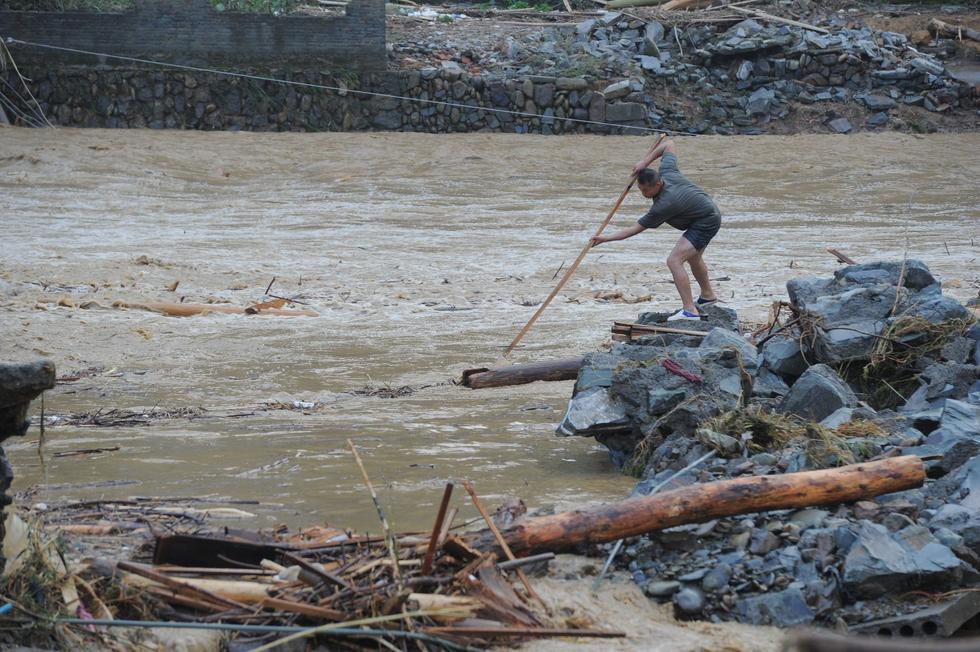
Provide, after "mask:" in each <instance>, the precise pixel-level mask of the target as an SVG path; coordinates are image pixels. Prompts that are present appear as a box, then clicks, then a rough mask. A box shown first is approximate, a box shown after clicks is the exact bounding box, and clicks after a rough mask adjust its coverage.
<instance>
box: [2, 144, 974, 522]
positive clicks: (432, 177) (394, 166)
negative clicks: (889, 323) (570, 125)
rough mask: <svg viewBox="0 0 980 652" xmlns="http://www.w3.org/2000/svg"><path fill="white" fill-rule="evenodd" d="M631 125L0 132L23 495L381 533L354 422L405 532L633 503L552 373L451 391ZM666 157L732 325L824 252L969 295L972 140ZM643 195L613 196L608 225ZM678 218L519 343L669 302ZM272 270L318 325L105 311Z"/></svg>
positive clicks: (597, 198)
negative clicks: (462, 488)
mask: <svg viewBox="0 0 980 652" xmlns="http://www.w3.org/2000/svg"><path fill="white" fill-rule="evenodd" d="M650 142H651V139H649V138H612V137H610V138H601V137H560V138H559V137H550V138H549V137H536V136H502V135H490V134H486V135H485V134H472V135H450V136H430V135H414V134H316V135H298V134H283V135H277V134H251V133H196V132H173V131H171V132H151V131H99V130H69V129H58V130H33V131H29V130H21V129H5V130H0V197H2V205H3V213H2V235H0V353H2V355H0V358H2V359H4V360H26V359H32V358H36V357H38V356H44V357H48V358H51V359H52V360H54V361H55V363H56V364H57V368H58V373H59V375H61V376H63V377H65V378H66V380H65V381H63V382H61V383H60V384H59V385H58V386H57V388H56V389H54V390H53V391H50V392H48V394H47V396H46V399H45V404H44V410H45V415H46V422H47V423H48V428H47V433H46V446H45V453H46V459H47V463H46V465H45V466H44V468H43V469H42V466H41V464H40V463H39V460H38V456H37V452H36V443H35V442H36V440H37V436H38V430H37V429H36V428H34V429H32V430H31V433H30V436H29V437H28V438H26V439H25V440H20V441H8V442H7V448H8V451H9V453H10V457H11V461H12V463H13V466H14V468H15V471H16V475H17V480H16V484H15V489H17V490H21V491H24V490H27V489H31V488H33V490H34V491H33V493H32V494H31V497H30V498H29V500H30V501H31V502H42V501H45V500H55V499H59V498H65V497H68V498H78V499H94V498H100V497H105V498H115V499H118V498H128V497H131V496H167V497H173V496H184V497H188V496H198V497H207V498H208V499H211V500H215V501H218V502H220V501H221V500H223V499H226V498H232V499H236V500H246V501H259V503H260V504H258V505H239V507H240V508H241V509H243V510H246V511H248V512H250V513H253V514H255V515H256V517H255V518H254V519H249V520H247V521H245V522H242V524H243V525H248V526H255V525H261V526H265V525H272V524H275V523H280V522H285V523H289V524H292V525H303V524H313V523H319V522H322V521H323V520H325V519H326V520H329V521H330V522H332V523H336V524H340V525H347V526H351V527H354V528H358V529H371V530H377V520H376V517H375V516H374V512H373V508H372V506H371V502H370V498H369V497H368V495H367V493H366V492H365V490H364V488H363V485H362V482H361V479H360V475H359V473H358V470H357V467H356V466H355V465H354V463H353V462H352V461H351V457H350V455H349V453H348V452H346V450H345V440H346V439H347V438H352V439H353V440H354V441H355V442H356V443H357V445H358V447H359V448H360V450H361V453H362V456H363V458H364V462H365V464H366V466H367V469H368V471H369V473H370V474H371V475H372V478H373V480H374V482H375V484H376V485H377V487H378V489H379V492H380V494H381V496H382V500H383V502H384V504H385V505H386V506H387V508H388V510H389V514H390V516H391V519H392V521H393V522H394V526H395V527H396V528H397V529H401V530H408V529H414V528H426V527H428V526H429V524H430V523H431V519H432V517H433V514H434V508H435V505H436V503H437V502H438V500H439V497H440V494H441V488H442V485H443V484H444V483H445V482H446V481H447V480H449V479H453V478H469V479H472V480H473V481H474V482H475V484H476V487H477V490H478V491H479V492H480V493H481V494H483V495H484V496H485V497H486V499H487V501H488V503H496V502H499V501H500V500H501V499H502V498H503V497H505V496H520V497H522V498H523V499H524V500H525V501H526V502H527V503H528V504H529V506H531V507H542V506H550V505H554V506H556V507H557V508H558V509H563V508H568V507H573V506H578V505H582V504H585V503H589V502H594V501H605V500H612V499H616V498H620V497H622V496H624V495H625V494H626V493H628V492H629V490H630V488H631V486H632V481H631V480H630V479H627V478H625V477H622V476H620V475H618V474H617V472H616V471H615V469H614V468H613V467H612V466H611V464H610V463H609V462H608V460H607V458H606V454H605V452H604V451H603V450H602V449H601V448H600V447H598V446H597V445H596V444H595V442H594V441H593V440H592V439H579V438H572V439H561V438H558V437H556V436H555V435H554V427H555V425H556V423H557V422H558V421H559V420H560V418H561V416H562V414H563V411H564V409H565V405H566V401H567V398H568V397H569V395H570V392H571V389H572V383H571V382H562V383H537V384H534V385H526V386H523V387H515V388H505V389H495V390H482V391H471V390H467V389H464V388H461V387H458V386H455V385H453V384H452V379H454V378H456V377H458V376H459V374H460V373H461V372H462V371H463V370H464V369H467V368H471V367H479V366H487V365H492V364H493V363H494V362H495V361H496V360H497V359H498V357H499V355H500V353H501V352H502V349H503V348H504V347H505V346H506V345H507V344H508V342H510V340H511V338H512V337H513V336H514V334H515V333H516V332H517V331H518V330H519V328H520V327H521V326H522V325H523V324H524V323H525V322H526V321H527V319H528V318H529V317H530V316H531V314H532V313H533V311H534V310H535V306H536V305H537V304H538V303H539V302H540V301H541V300H542V299H543V298H544V297H545V296H546V295H547V294H548V292H549V290H550V289H551V288H552V287H553V286H554V284H555V282H556V278H555V276H556V273H557V272H558V270H559V268H560V267H562V266H563V265H569V264H571V262H572V261H573V260H574V258H575V256H576V255H577V253H578V251H579V250H580V249H581V247H582V245H583V243H584V242H585V241H586V240H587V238H588V236H589V235H590V234H591V233H592V232H593V231H594V229H595V228H596V225H597V224H598V223H599V222H600V221H601V220H602V218H603V217H604V216H605V214H606V212H607V211H608V210H609V208H610V207H611V206H612V204H613V202H614V200H615V199H616V197H617V196H618V194H619V192H620V191H621V190H622V188H623V186H624V185H625V182H626V177H627V174H628V172H629V169H630V167H631V166H632V164H633V163H634V162H636V160H638V159H639V158H640V157H641V156H642V154H643V153H644V151H645V150H646V148H647V146H648V145H649V144H650ZM678 147H679V156H680V166H681V169H682V171H683V172H685V173H686V174H687V175H688V176H689V177H690V178H692V179H693V180H695V181H696V182H698V183H700V184H702V185H703V186H704V187H705V188H706V189H707V190H709V192H711V193H712V194H713V196H714V197H715V199H716V201H717V203H718V204H719V206H720V208H721V210H722V213H723V214H724V224H723V227H722V230H721V232H720V234H719V236H718V237H717V239H716V240H715V241H714V243H713V244H712V245H711V247H710V248H709V249H708V252H707V254H706V260H707V262H708V265H709V268H710V271H711V277H712V278H714V279H717V281H716V284H717V289H718V292H719V294H720V296H721V297H722V298H723V299H724V300H725V301H726V302H727V304H726V305H728V306H730V307H733V308H736V309H738V311H739V313H740V315H741V317H742V318H743V320H746V321H761V320H764V319H765V316H766V314H767V311H768V308H769V306H770V304H771V303H772V301H774V300H776V299H780V298H784V297H785V289H784V285H785V282H786V280H787V279H789V278H792V277H794V276H798V275H821V276H826V275H829V274H831V273H832V272H833V271H834V269H835V268H837V267H838V264H837V262H836V261H835V259H834V258H833V257H832V256H830V255H828V254H827V253H826V252H825V251H824V248H825V247H835V248H837V249H840V250H841V251H844V252H846V253H847V254H849V255H850V256H852V257H853V258H855V259H857V260H859V261H869V260H873V259H883V258H889V259H900V258H901V257H902V255H903V252H905V251H906V250H907V251H908V254H909V255H910V256H913V257H916V258H920V259H922V260H924V261H925V262H926V263H927V264H928V265H929V266H930V267H931V268H932V270H933V272H934V273H936V274H937V275H938V276H940V277H941V278H942V279H943V281H944V282H945V284H946V286H947V292H949V293H950V294H952V295H953V296H956V297H957V298H960V299H966V298H969V297H970V296H975V295H976V294H977V288H978V284H980V264H978V256H980V246H978V245H980V156H977V153H978V152H980V135H978V134H955V135H928V136H906V135H897V134H879V135H855V136H850V137H844V136H796V137H739V138H718V137H698V138H688V139H679V140H678ZM646 207H647V202H646V201H645V200H643V198H642V197H641V196H639V194H637V193H634V194H633V195H631V196H630V198H629V199H628V200H627V201H626V203H625V204H624V206H623V208H622V209H621V211H620V214H619V215H618V216H617V219H616V220H615V222H614V224H615V225H618V226H626V225H629V224H631V223H632V222H633V221H634V220H635V219H636V218H637V217H638V216H639V215H641V214H642V213H643V212H644V211H645V209H646ZM678 233H679V232H677V231H674V230H673V229H669V228H668V227H663V228H661V229H659V230H656V231H647V232H645V233H643V234H641V235H639V236H637V237H636V238H633V239H631V240H628V241H625V242H619V243H610V244H606V245H602V246H601V247H599V248H597V249H596V250H595V251H593V252H592V253H591V254H590V255H589V257H588V258H587V259H586V262H585V263H584V264H583V266H582V267H581V268H580V269H579V271H578V273H577V274H576V275H575V276H574V277H573V279H572V280H571V282H570V283H569V284H568V285H567V286H566V288H565V290H564V291H563V292H562V293H561V294H560V295H559V297H558V298H557V299H556V301H555V302H554V303H553V304H552V306H551V307H550V308H549V309H548V311H546V312H545V314H544V316H543V317H542V318H541V320H540V321H539V322H538V324H537V325H536V326H535V327H534V328H533V329H532V330H531V332H530V333H529V334H528V336H527V337H526V338H525V340H524V343H523V344H522V346H521V347H520V348H519V349H518V350H517V351H516V352H515V353H514V354H513V356H512V359H513V360H514V361H517V362H522V361H534V360H544V359H549V358H560V357H568V356H572V355H577V354H580V353H584V352H588V351H593V350H596V349H597V348H599V347H601V346H603V345H604V343H606V342H607V341H608V339H609V329H610V326H611V324H612V321H613V320H630V321H631V320H633V319H634V318H635V317H636V315H637V313H639V312H641V311H643V310H648V309H663V310H666V309H673V308H675V307H676V306H677V300H676V297H675V295H674V290H673V287H672V285H671V284H670V282H669V273H668V272H667V270H666V268H665V267H664V265H663V259H664V257H665V256H666V254H667V252H668V251H669V249H670V248H671V246H672V245H673V243H674V242H675V241H676V239H677V236H678ZM273 278H274V279H275V282H274V283H273V284H272V288H271V290H270V292H271V294H274V295H279V296H283V297H295V298H297V299H298V300H299V301H302V302H303V304H304V305H303V306H298V307H303V308H309V309H312V310H315V311H316V312H318V313H319V316H318V317H302V318H278V317H250V316H236V315H225V314H213V313H212V314H207V315H203V316H196V317H186V318H178V317H167V316H163V315H159V314H155V313H151V312H146V311H141V310H121V309H116V308H113V307H112V304H113V302H114V301H119V300H122V301H129V302H138V301H147V300H151V301H181V300H183V301H185V302H230V303H231V304H234V305H238V306H246V305H249V304H251V303H254V302H255V301H258V300H260V299H261V298H262V297H263V295H264V293H265V290H266V288H267V286H268V285H269V283H270V281H272V280H273ZM174 283H177V287H176V289H175V291H170V290H169V289H168V287H173V284H174ZM603 291H605V292H606V293H607V294H608V292H610V291H612V292H617V291H618V292H620V293H621V295H622V296H623V297H625V298H627V299H634V298H637V297H643V296H644V295H652V296H651V298H650V299H649V300H648V301H644V302H643V303H637V304H631V303H624V302H622V300H620V299H613V300H607V301H603V300H598V299H596V298H595V295H596V294H597V293H599V292H603ZM614 296H615V295H614ZM39 407H40V406H39V404H37V403H36V404H35V406H34V413H35V417H36V418H37V416H39V414H38V413H39ZM126 411H130V412H126ZM131 412H137V413H146V414H148V415H149V416H147V417H146V418H138V417H134V416H133V415H132V414H131ZM97 423H102V424H103V425H92V424H97ZM115 447H118V449H117V450H109V451H106V452H102V453H99V454H94V455H72V456H63V455H62V456H57V454H58V453H62V454H63V453H70V452H72V451H78V450H82V449H93V448H106V449H112V448H115ZM468 513H472V512H470V511H468V510H466V511H464V514H468Z"/></svg>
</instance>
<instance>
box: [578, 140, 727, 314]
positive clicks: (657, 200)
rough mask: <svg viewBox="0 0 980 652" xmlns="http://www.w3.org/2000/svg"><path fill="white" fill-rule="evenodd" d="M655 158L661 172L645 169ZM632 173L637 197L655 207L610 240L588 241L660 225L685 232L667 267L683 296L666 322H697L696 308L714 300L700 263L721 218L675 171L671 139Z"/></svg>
mask: <svg viewBox="0 0 980 652" xmlns="http://www.w3.org/2000/svg"><path fill="white" fill-rule="evenodd" d="M658 158H662V160H661V161H660V171H659V172H658V171H657V170H653V169H650V168H649V167H648V166H649V165H650V164H651V163H653V162H654V161H655V160H657V159H658ZM633 174H634V175H636V179H637V186H638V187H639V189H640V192H641V193H642V194H643V196H644V197H646V198H647V199H652V200H653V206H651V207H650V210H649V211H647V214H646V215H644V216H643V217H641V218H640V219H639V221H638V222H637V223H636V224H635V225H633V226H631V227H629V228H626V229H623V230H621V231H617V232H616V233H613V234H612V235H597V236H595V237H594V238H592V246H596V245H600V244H602V243H603V242H612V241H613V240H625V239H626V238H631V237H633V236H634V235H636V234H637V233H641V232H643V231H646V230H647V229H655V228H657V227H658V226H660V225H661V224H664V223H667V224H669V225H670V226H672V227H674V228H675V229H680V230H681V231H683V232H684V233H683V234H682V235H681V237H680V238H679V239H678V240H677V244H676V245H674V249H673V251H671V252H670V255H669V256H668V257H667V268H668V269H670V273H671V275H672V276H673V277H674V286H675V287H676V288H677V293H678V294H679V295H680V296H681V303H682V304H683V307H682V308H681V309H680V310H678V311H677V312H676V313H675V314H674V315H672V316H670V317H668V318H667V321H678V320H681V319H700V317H701V315H700V312H699V311H698V307H704V306H708V305H711V304H713V303H715V302H716V301H718V297H717V296H715V292H714V290H713V289H712V288H711V283H710V281H708V268H707V267H706V266H705V264H704V258H703V256H704V249H705V247H707V246H708V243H709V242H711V239H712V238H714V237H715V234H716V233H718V229H719V228H720V227H721V213H720V212H719V211H718V207H717V206H715V203H714V202H713V201H711V197H709V196H708V193H706V192H705V191H704V190H702V189H701V188H699V187H698V186H696V185H694V184H693V183H691V182H690V181H688V180H687V179H686V178H685V177H684V176H683V175H682V174H681V173H680V171H679V170H678V169H677V155H676V154H675V147H674V141H672V140H668V141H665V142H662V143H660V144H659V145H658V146H657V147H656V148H654V150H653V151H652V152H650V154H649V155H647V157H646V158H645V159H643V160H642V161H640V162H639V163H637V164H636V165H635V166H633ZM684 263H687V264H688V265H689V266H690V267H691V271H692V272H693V273H694V278H695V279H696V280H697V282H698V286H699V287H700V288H701V296H699V297H698V298H697V301H695V299H694V296H693V295H692V294H691V281H690V279H689V278H688V276H687V270H685V269H684Z"/></svg>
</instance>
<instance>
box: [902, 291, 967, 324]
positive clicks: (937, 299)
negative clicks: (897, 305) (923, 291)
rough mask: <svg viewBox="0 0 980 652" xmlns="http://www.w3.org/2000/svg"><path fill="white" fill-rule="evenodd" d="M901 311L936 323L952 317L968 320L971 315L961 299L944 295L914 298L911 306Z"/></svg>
mask: <svg viewBox="0 0 980 652" xmlns="http://www.w3.org/2000/svg"><path fill="white" fill-rule="evenodd" d="M917 299H918V298H917ZM901 313H902V314H905V315H913V316H916V317H922V318H923V319H927V320H928V321H930V322H932V323H934V324H941V323H943V322H945V321H950V320H952V319H963V320H966V319H969V318H970V316H971V315H970V311H969V310H967V309H966V307H965V306H964V305H963V304H961V303H960V302H959V301H957V300H956V299H954V298H952V297H946V296H942V295H937V296H931V297H926V298H924V299H918V300H913V301H912V303H911V305H910V306H908V307H907V308H904V309H903V310H901Z"/></svg>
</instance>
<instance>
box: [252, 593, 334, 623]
mask: <svg viewBox="0 0 980 652" xmlns="http://www.w3.org/2000/svg"><path fill="white" fill-rule="evenodd" d="M262 607H263V608H264V609H272V610H274V611H285V612H288V613H293V614H301V615H303V616H309V617H310V618H317V619H319V620H327V621H330V622H335V623H339V622H342V621H344V620H347V619H348V617H349V616H348V615H347V614H346V613H344V612H343V611H337V610H336V609H325V608H324V607H317V606H316V605H312V604H306V603H305V602H294V601H292V600H283V599H281V598H266V599H265V600H263V601H262Z"/></svg>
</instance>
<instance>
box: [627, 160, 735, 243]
mask: <svg viewBox="0 0 980 652" xmlns="http://www.w3.org/2000/svg"><path fill="white" fill-rule="evenodd" d="M660 177H661V178H662V179H663V181H664V186H663V189H661V191H660V193H659V194H658V195H657V196H656V197H654V199H653V206H651V207H650V210H649V211H647V214H646V215H644V216H643V217H641V218H640V219H639V220H638V221H639V223H640V225H641V226H645V227H646V228H648V229H655V228H657V227H658V226H660V225H661V224H664V223H665V222H666V223H667V224H669V225H670V226H672V227H674V228H675V229H680V230H681V231H683V230H685V229H690V228H694V229H714V228H716V227H717V226H718V225H719V224H721V212H720V211H719V210H718V207H717V206H715V203H714V202H713V201H711V197H709V196H708V193H706V192H705V191H703V190H701V188H699V187H698V186H696V185H695V184H693V183H691V182H690V181H688V180H687V178H686V177H684V175H682V174H681V173H680V170H678V169H677V156H676V155H674V154H673V153H670V152H668V153H667V154H664V155H663V158H662V159H661V161H660Z"/></svg>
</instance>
